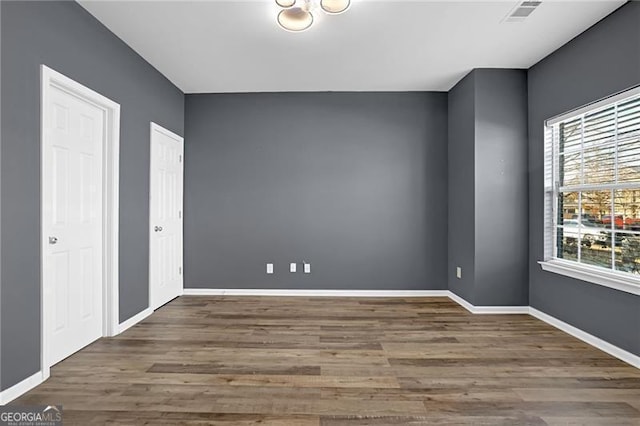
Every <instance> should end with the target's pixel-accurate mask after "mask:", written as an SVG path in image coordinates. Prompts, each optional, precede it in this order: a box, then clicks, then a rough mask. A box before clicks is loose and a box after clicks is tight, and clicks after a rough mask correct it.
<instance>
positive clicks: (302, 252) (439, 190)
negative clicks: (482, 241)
mask: <svg viewBox="0 0 640 426" xmlns="http://www.w3.org/2000/svg"><path fill="white" fill-rule="evenodd" d="M446 200H447V95H446V93H276V94H212V95H187V96H186V121H185V222H184V223H185V287H189V288H295V289H445V288H446V270H445V268H446V262H447V234H446V232H447V231H446V223H447V201H446ZM302 261H307V262H310V263H311V267H312V273H311V274H310V275H306V274H302V273H300V272H298V273H296V274H292V273H290V272H288V265H289V262H302ZM267 262H273V263H275V268H276V272H275V274H273V275H267V274H266V273H265V264H266V263H267Z"/></svg>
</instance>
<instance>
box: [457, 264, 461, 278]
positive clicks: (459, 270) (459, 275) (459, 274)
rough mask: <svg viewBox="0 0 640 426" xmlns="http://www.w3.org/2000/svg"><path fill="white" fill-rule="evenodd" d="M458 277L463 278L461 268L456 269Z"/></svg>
mask: <svg viewBox="0 0 640 426" xmlns="http://www.w3.org/2000/svg"><path fill="white" fill-rule="evenodd" d="M456 277H458V278H462V268H461V267H459V266H457V267H456Z"/></svg>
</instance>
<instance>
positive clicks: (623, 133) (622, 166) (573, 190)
mask: <svg viewBox="0 0 640 426" xmlns="http://www.w3.org/2000/svg"><path fill="white" fill-rule="evenodd" d="M544 177H545V262H542V266H543V268H544V269H546V270H552V271H553V272H559V273H564V274H566V275H571V276H574V277H577V278H581V279H587V280H590V281H593V282H597V283H600V284H604V285H608V284H610V282H607V281H611V280H614V281H616V282H618V283H624V285H623V287H624V288H621V289H622V290H625V291H631V292H633V293H636V294H640V87H639V88H635V89H632V90H629V91H626V92H624V93H621V94H619V95H616V96H614V97H611V98H608V99H605V100H603V101H600V102H597V103H594V104H592V105H589V106H587V107H584V108H581V109H580V110H577V111H574V112H571V113H567V114H564V115H563V116H560V117H556V118H554V119H551V120H548V121H547V123H546V124H545V175H544ZM554 265H555V268H554ZM558 268H560V269H562V270H558ZM576 274H578V275H576ZM594 277H597V279H590V278H594ZM603 281H604V282H603ZM630 286H631V287H630ZM613 287H616V286H615V285H613ZM616 288H618V287H616Z"/></svg>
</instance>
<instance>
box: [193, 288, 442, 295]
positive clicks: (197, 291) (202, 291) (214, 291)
mask: <svg viewBox="0 0 640 426" xmlns="http://www.w3.org/2000/svg"><path fill="white" fill-rule="evenodd" d="M184 295H185V296H286V297H288V296H303V297H304V296H307V297H449V290H289V289H231V288H230V289H224V288H211V289H209V288H185V289H184Z"/></svg>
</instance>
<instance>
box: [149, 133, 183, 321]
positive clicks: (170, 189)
mask: <svg viewBox="0 0 640 426" xmlns="http://www.w3.org/2000/svg"><path fill="white" fill-rule="evenodd" d="M183 155H184V141H183V139H182V138H181V137H180V136H178V135H176V134H174V133H171V132H170V131H168V130H166V129H164V128H162V127H160V126H158V125H157V124H155V123H151V182H150V194H149V199H150V217H149V225H150V228H151V229H150V230H149V234H150V242H149V250H150V253H149V258H150V260H149V279H150V286H149V291H150V303H151V308H152V309H157V308H159V307H160V306H162V305H164V304H165V303H167V302H169V301H170V300H172V299H174V298H176V297H178V296H180V295H181V294H182V194H183V187H182V180H183V170H184V169H183V165H184V162H183Z"/></svg>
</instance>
